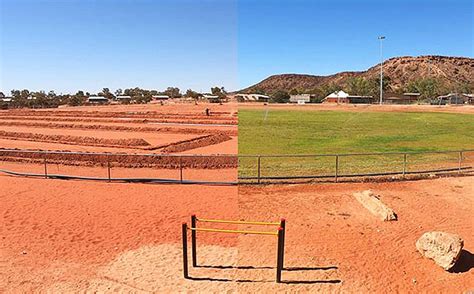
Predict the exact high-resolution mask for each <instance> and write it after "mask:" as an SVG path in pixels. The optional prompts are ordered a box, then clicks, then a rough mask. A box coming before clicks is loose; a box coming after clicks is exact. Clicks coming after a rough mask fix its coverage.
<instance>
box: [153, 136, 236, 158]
mask: <svg viewBox="0 0 474 294" xmlns="http://www.w3.org/2000/svg"><path fill="white" fill-rule="evenodd" d="M230 139H232V138H231V137H229V136H228V135H226V134H215V135H206V136H202V137H197V138H193V139H189V140H184V141H180V142H175V143H170V144H166V145H162V146H158V147H152V148H148V149H149V150H156V149H158V150H160V151H161V152H163V153H177V152H183V151H186V150H192V149H196V148H200V147H205V146H210V145H215V144H219V143H222V142H225V141H229V140H230Z"/></svg>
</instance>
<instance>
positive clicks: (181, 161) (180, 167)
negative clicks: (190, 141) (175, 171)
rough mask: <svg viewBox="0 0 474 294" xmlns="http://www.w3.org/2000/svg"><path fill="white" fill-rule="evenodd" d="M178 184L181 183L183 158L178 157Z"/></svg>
mask: <svg viewBox="0 0 474 294" xmlns="http://www.w3.org/2000/svg"><path fill="white" fill-rule="evenodd" d="M179 182H180V183H181V184H182V183H183V157H182V156H180V157H179Z"/></svg>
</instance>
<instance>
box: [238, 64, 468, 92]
mask: <svg viewBox="0 0 474 294" xmlns="http://www.w3.org/2000/svg"><path fill="white" fill-rule="evenodd" d="M379 71H380V64H377V65H375V66H373V67H371V68H369V69H367V70H366V71H352V72H351V71H348V72H340V73H337V74H333V75H329V76H316V75H309V74H279V75H272V76H270V77H268V78H266V79H264V80H263V81H261V82H259V83H257V84H255V85H253V86H250V87H247V88H245V89H243V90H241V91H239V92H244V93H250V92H255V91H264V92H265V93H273V92H275V91H277V90H284V91H290V90H292V89H299V90H308V91H309V90H312V89H315V88H317V87H321V86H323V85H330V84H335V85H338V86H343V85H344V84H345V83H346V82H347V81H348V79H349V78H351V77H363V78H368V79H370V78H377V77H378V75H379ZM383 71H384V76H387V77H389V78H390V88H391V90H393V91H397V90H403V89H404V87H405V86H406V85H407V84H408V83H410V82H412V81H415V80H417V79H420V78H436V79H439V80H441V81H442V82H443V84H444V86H446V87H447V88H452V87H455V86H457V85H460V84H469V85H474V59H473V58H468V57H451V56H438V55H426V56H417V57H413V56H402V57H394V58H390V59H388V60H385V61H384V64H383Z"/></svg>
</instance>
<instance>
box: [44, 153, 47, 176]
mask: <svg viewBox="0 0 474 294" xmlns="http://www.w3.org/2000/svg"><path fill="white" fill-rule="evenodd" d="M44 178H45V179H47V178H48V166H47V163H46V155H45V156H44Z"/></svg>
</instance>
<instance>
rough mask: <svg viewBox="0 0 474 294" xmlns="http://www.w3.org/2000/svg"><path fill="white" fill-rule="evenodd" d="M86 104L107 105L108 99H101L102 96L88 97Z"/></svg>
mask: <svg viewBox="0 0 474 294" xmlns="http://www.w3.org/2000/svg"><path fill="white" fill-rule="evenodd" d="M87 103H90V104H107V103H109V99H107V98H105V97H102V96H89V98H87Z"/></svg>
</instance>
